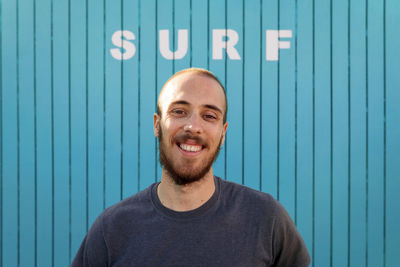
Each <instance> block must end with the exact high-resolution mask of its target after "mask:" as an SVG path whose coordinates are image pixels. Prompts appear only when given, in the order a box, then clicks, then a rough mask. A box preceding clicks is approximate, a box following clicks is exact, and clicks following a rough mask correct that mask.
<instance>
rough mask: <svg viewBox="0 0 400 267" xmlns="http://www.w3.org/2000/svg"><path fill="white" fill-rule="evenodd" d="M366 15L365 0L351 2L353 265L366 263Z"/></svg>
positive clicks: (351, 255)
mask: <svg viewBox="0 0 400 267" xmlns="http://www.w3.org/2000/svg"><path fill="white" fill-rule="evenodd" d="M365 15H366V14H365V1H351V2H350V74H351V76H350V125H351V126H350V192H349V193H350V196H349V201H350V202H349V208H350V213H349V216H350V218H349V224H350V231H349V233H350V237H349V238H350V240H349V250H348V257H349V262H350V266H360V265H361V266H365V264H366V262H365V251H366V213H365V210H366V186H365V185H366V184H365V181H366V164H367V162H366V153H367V152H366V142H367V140H366V123H367V122H366V116H365V115H366V102H365V99H366V71H365V70H366V69H365V66H366V65H365V64H366V58H365V56H366V53H365V52H366V50H365V49H366V44H365Z"/></svg>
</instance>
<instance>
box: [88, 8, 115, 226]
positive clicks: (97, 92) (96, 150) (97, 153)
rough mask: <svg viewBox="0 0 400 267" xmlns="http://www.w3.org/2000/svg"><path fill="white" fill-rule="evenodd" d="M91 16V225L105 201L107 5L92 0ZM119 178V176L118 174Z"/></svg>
mask: <svg viewBox="0 0 400 267" xmlns="http://www.w3.org/2000/svg"><path fill="white" fill-rule="evenodd" d="M87 4H88V10H87V13H88V17H87V23H88V25H87V29H88V32H87V34H88V35H87V38H88V39H87V48H88V50H87V53H88V54H87V60H88V61H87V64H88V70H87V71H88V73H87V79H88V80H87V86H88V88H87V90H88V95H87V96H88V99H87V104H88V106H87V110H88V111H87V112H88V114H87V115H88V121H87V127H88V129H87V132H88V144H87V147H88V151H87V153H88V162H87V166H88V171H87V173H88V177H87V179H88V196H87V197H88V226H90V225H91V224H92V223H93V222H94V220H95V219H96V218H97V216H98V215H99V214H100V213H101V211H102V210H103V208H104V207H103V200H104V192H103V188H104V183H103V182H104V180H103V179H104V165H103V158H104V143H103V140H104V120H103V119H104V113H103V110H104V86H105V84H104V76H103V75H104V73H103V70H104V58H105V56H106V55H105V54H104V51H105V50H104V41H105V40H104V28H103V26H104V12H105V10H104V6H103V2H102V1H101V2H99V1H96V0H94V1H93V0H88V2H87ZM115 178H116V177H115Z"/></svg>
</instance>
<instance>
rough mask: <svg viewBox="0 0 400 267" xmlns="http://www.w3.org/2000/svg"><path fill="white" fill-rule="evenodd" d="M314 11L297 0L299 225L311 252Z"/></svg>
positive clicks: (295, 37) (306, 4) (296, 216)
mask: <svg viewBox="0 0 400 267" xmlns="http://www.w3.org/2000/svg"><path fill="white" fill-rule="evenodd" d="M312 23H313V13H312V0H307V1H297V28H296V31H295V35H294V42H295V48H296V51H297V52H296V56H297V67H296V70H297V77H296V78H297V79H296V82H297V138H296V143H297V152H296V153H297V208H296V215H295V219H296V224H297V228H298V229H299V231H300V233H301V235H302V237H303V239H304V242H305V243H306V245H307V248H308V251H309V252H310V254H311V252H312V246H313V203H312V202H313V172H312V169H313V66H312V64H313V50H312V49H313V24H312Z"/></svg>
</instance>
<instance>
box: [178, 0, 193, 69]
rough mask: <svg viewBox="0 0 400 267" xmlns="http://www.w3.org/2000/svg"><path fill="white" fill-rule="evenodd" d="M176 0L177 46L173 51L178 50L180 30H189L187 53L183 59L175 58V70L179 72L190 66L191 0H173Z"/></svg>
mask: <svg viewBox="0 0 400 267" xmlns="http://www.w3.org/2000/svg"><path fill="white" fill-rule="evenodd" d="M173 1H174V8H175V9H174V25H173V29H174V35H175V41H174V44H175V47H174V49H173V51H174V52H175V51H177V49H178V48H179V47H178V31H179V30H187V31H188V43H187V47H188V49H187V52H186V55H185V56H184V57H183V58H181V59H174V70H175V72H178V71H180V70H183V69H186V68H189V67H190V54H191V51H190V49H189V47H190V43H189V42H190V32H191V31H192V29H191V28H190V1H187V0H173Z"/></svg>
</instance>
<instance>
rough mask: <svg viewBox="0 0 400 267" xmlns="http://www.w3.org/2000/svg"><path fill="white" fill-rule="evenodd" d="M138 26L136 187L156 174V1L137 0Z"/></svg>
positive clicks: (147, 183) (146, 185)
mask: <svg viewBox="0 0 400 267" xmlns="http://www.w3.org/2000/svg"><path fill="white" fill-rule="evenodd" d="M140 6H141V8H140V18H141V26H140V30H139V40H140V41H139V47H140V51H139V53H140V59H139V61H140V63H139V64H140V65H139V68H140V89H139V90H140V117H139V119H140V132H139V134H140V156H139V160H140V176H139V179H140V180H139V189H140V190H142V189H144V188H146V187H148V186H149V185H150V184H152V183H153V182H154V181H155V179H156V177H155V169H154V165H155V160H156V151H155V142H156V140H155V137H154V134H153V114H154V111H155V104H154V103H155V99H156V95H155V92H156V90H155V87H156V79H155V72H156V68H155V62H156V36H155V30H156V23H155V21H156V20H155V16H156V12H155V11H156V8H155V0H150V1H147V0H146V1H142V0H140Z"/></svg>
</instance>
